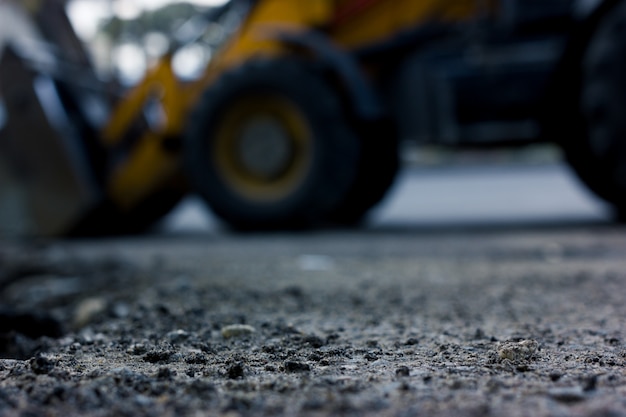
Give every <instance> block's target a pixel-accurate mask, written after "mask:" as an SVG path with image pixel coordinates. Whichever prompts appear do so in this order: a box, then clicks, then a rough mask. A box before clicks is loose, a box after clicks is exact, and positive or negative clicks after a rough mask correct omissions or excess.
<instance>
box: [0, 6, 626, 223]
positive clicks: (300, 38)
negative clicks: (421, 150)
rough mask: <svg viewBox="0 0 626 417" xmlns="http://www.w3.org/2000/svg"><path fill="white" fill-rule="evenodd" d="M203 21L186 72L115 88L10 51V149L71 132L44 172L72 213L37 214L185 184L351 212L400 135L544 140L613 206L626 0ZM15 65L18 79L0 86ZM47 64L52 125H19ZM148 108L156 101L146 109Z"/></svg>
mask: <svg viewBox="0 0 626 417" xmlns="http://www.w3.org/2000/svg"><path fill="white" fill-rule="evenodd" d="M44 3H45V2H44ZM210 20H211V21H214V22H229V23H228V24H230V26H228V25H226V26H225V27H230V29H229V30H227V31H226V32H227V36H226V38H225V40H224V41H223V43H222V44H220V46H219V49H216V52H215V53H214V56H213V58H212V60H211V62H210V63H209V64H208V66H207V68H206V70H205V71H204V72H203V74H202V76H201V77H200V78H199V79H197V80H195V81H193V82H190V83H182V82H180V81H179V80H178V79H177V78H176V76H175V74H174V73H173V72H172V69H171V54H166V55H165V56H164V57H163V58H162V59H161V60H160V61H159V62H158V63H157V64H156V65H155V66H154V67H153V68H152V69H151V70H150V71H149V72H148V74H147V75H146V78H145V79H144V80H143V81H142V82H140V83H139V84H138V85H137V86H136V87H134V88H133V89H131V90H130V91H128V92H127V93H126V94H124V95H123V96H121V97H119V98H117V99H110V98H107V99H103V97H104V96H103V94H104V93H103V92H96V91H94V89H93V83H92V85H91V87H92V88H91V89H89V88H85V87H84V86H80V85H78V84H79V83H77V82H75V81H76V78H75V77H72V79H67V76H66V75H67V72H66V71H61V72H59V71H58V68H57V69H56V72H55V71H53V70H50V69H42V68H40V67H39V68H37V67H33V66H32V65H31V66H29V65H27V64H26V63H24V61H23V60H22V59H16V58H15V57H12V58H11V57H10V58H11V59H5V61H11V62H13V65H16V66H18V67H20V68H14V69H12V70H11V71H8V72H7V71H5V72H3V73H2V78H1V80H2V83H1V84H0V88H2V92H0V94H2V95H4V100H5V106H6V108H7V111H6V112H7V114H8V117H7V120H8V121H7V123H6V127H7V129H5V130H8V132H9V133H10V134H9V135H8V136H9V137H12V138H13V139H12V141H9V142H10V143H11V144H12V145H11V146H12V147H13V148H14V149H18V148H20V146H18V145H17V144H18V143H20V141H22V140H24V138H25V137H26V136H27V133H28V132H29V131H31V130H32V131H31V133H30V135H31V137H33V138H34V139H33V140H37V141H45V140H47V139H48V138H49V137H53V136H54V137H56V138H57V139H56V142H59V143H61V142H63V143H65V145H63V146H56V148H57V150H56V153H58V154H59V155H60V156H59V157H58V158H56V160H55V162H54V163H52V162H51V163H50V164H48V165H51V166H50V170H52V171H54V172H58V170H57V169H56V168H54V166H56V165H58V164H60V163H64V164H65V168H63V172H64V178H61V179H59V180H58V181H57V183H58V184H61V185H63V184H64V185H63V187H66V188H68V185H67V184H71V187H69V188H70V190H69V191H67V192H66V193H65V194H64V193H60V192H56V193H55V198H56V199H57V200H59V201H62V202H63V204H61V206H63V205H65V206H68V205H69V206H71V207H72V210H69V209H68V208H67V207H65V208H64V209H63V210H60V212H61V213H63V216H60V215H56V218H55V219H54V221H52V220H50V219H42V220H40V221H38V222H39V226H37V227H35V228H34V229H33V230H35V231H36V232H42V231H43V232H45V233H48V234H59V233H69V232H74V233H103V232H104V233H107V232H125V231H136V230H139V229H141V228H143V227H146V226H148V225H149V224H151V223H152V222H154V221H155V220H157V219H158V218H159V217H160V216H161V215H163V214H164V213H166V212H167V210H168V209H169V208H171V207H172V206H173V205H174V204H175V203H176V202H177V201H178V200H179V199H180V198H181V197H182V196H183V195H184V194H185V193H186V192H189V191H191V192H196V193H198V194H199V195H201V196H202V197H203V199H204V200H206V202H207V203H208V205H209V206H210V207H211V209H212V211H213V212H214V213H216V214H217V215H218V216H219V217H221V218H222V219H223V220H224V221H226V222H227V223H228V224H230V225H231V226H232V227H234V228H236V229H244V230H250V229H253V230H256V229H284V228H301V227H310V226H314V225H319V224H325V223H331V224H338V223H339V224H356V223H358V222H359V221H360V220H361V219H363V217H364V216H365V215H366V213H367V212H368V210H370V209H371V208H372V207H373V206H375V205H376V204H377V203H378V202H379V201H380V200H381V199H382V198H383V196H384V195H385V192H386V191H387V190H388V189H389V187H390V185H391V184H392V183H393V180H394V177H395V175H396V172H397V170H398V166H399V162H398V161H399V157H398V144H399V143H400V142H401V141H405V140H412V141H415V142H417V143H418V144H439V145H444V146H451V147H462V146H480V147H485V146H501V145H523V144H529V143H537V142H542V141H553V142H557V143H558V144H559V145H560V146H561V147H562V149H563V150H564V154H565V156H566V158H567V160H568V161H569V162H570V164H571V165H572V167H573V168H574V170H575V171H576V173H577V174H578V175H579V176H580V178H581V179H582V181H583V182H584V183H585V184H586V185H587V186H588V187H589V188H590V189H591V190H592V191H594V192H595V193H596V194H597V195H598V196H600V197H601V198H603V199H604V200H606V201H607V202H608V203H610V205H611V206H612V207H614V208H615V210H616V212H617V213H624V212H626V141H625V140H626V125H625V124H624V122H623V120H624V118H623V117H622V113H623V112H624V111H626V94H624V93H623V91H626V90H625V89H624V87H625V86H623V83H626V78H625V77H624V76H623V75H622V74H624V73H626V72H625V70H626V59H624V58H623V55H624V56H626V55H625V54H624V52H626V51H625V49H626V33H623V30H622V28H623V27H626V25H625V23H626V2H624V1H619V0H605V1H602V0H596V1H594V0H420V1H414V0H306V1H292V0H231V1H230V2H228V3H227V4H225V5H224V6H222V7H220V8H218V9H215V10H213V11H212V13H211V17H210ZM233 22H236V24H233ZM5 58H6V54H5ZM9 64H10V62H9V63H7V62H5V63H3V64H2V67H3V68H6V67H7V66H8V65H9ZM9 73H10V74H13V76H14V77H17V79H14V80H12V81H10V82H8V83H7V82H4V81H5V80H7V79H9V78H8V74H9ZM15 74H18V75H15ZM24 74H28V75H27V76H26V75H24ZM42 76H43V78H45V79H47V80H49V83H48V84H49V86H48V87H49V88H48V90H55V91H56V92H57V95H58V100H56V103H57V104H58V107H60V108H61V109H63V110H64V111H65V113H66V114H67V115H68V117H66V120H67V123H65V124H64V125H63V126H65V128H66V129H65V131H62V130H61V129H60V128H59V124H58V123H57V124H56V125H55V124H51V123H47V124H45V123H43V122H42V124H41V126H46V129H47V130H49V131H50V132H45V133H39V132H35V131H34V130H33V129H34V126H29V125H28V123H22V124H21V125H20V124H19V123H13V122H12V120H13V119H16V118H18V116H19V115H20V112H21V113H22V114H23V111H24V108H25V106H26V107H28V106H27V104H28V103H30V104H28V105H29V106H31V107H32V108H35V109H42V108H44V110H45V103H42V101H41V96H42V94H41V92H39V93H37V91H35V90H36V89H37V88H39V89H41V88H43V87H42V86H41V85H42V84H41V83H42V82H41V80H42ZM37 80H39V81H38V82H39V84H37V82H36V81H37ZM44 84H45V83H44ZM24 85H30V86H31V87H28V88H26V89H24ZM33 85H35V87H32V86H33ZM37 86H38V87H37ZM12 87H14V88H15V89H18V90H19V91H20V94H17V93H14V92H12V91H11V89H12ZM29 88H30V90H29ZM33 88H34V89H35V90H33ZM44 89H45V88H44ZM24 91H26V92H28V91H31V92H32V91H35V93H32V94H27V93H24ZM15 97H18V98H19V99H17V100H16V99H15ZM25 97H30V100H26V99H25ZM94 98H98V99H99V100H100V101H104V102H106V103H107V105H108V108H109V111H108V116H107V118H106V119H105V121H104V122H101V123H100V124H97V123H94V122H92V120H93V117H90V116H89V115H87V114H85V113H86V111H85V109H87V108H88V106H87V105H85V104H81V103H84V102H86V100H87V101H88V100H89V99H94ZM155 105H157V107H159V109H160V111H159V114H161V115H162V116H161V117H160V118H159V119H158V120H156V122H154V121H153V122H152V123H150V122H148V121H147V120H146V119H147V118H146V117H145V115H146V110H147V108H148V107H154V106H155ZM39 113H40V118H41V120H44V119H47V120H48V121H49V120H50V115H49V114H47V115H46V114H45V113H46V111H39ZM48 113H50V112H49V111H48ZM18 119H19V118H18ZM67 127H71V129H69V128H67ZM69 131H71V132H69ZM70 133H71V136H73V138H69V136H68V135H69V134H70ZM35 135H36V136H35ZM18 138H19V140H18ZM3 141H4V142H5V144H4V145H0V146H2V147H3V152H5V149H7V148H8V146H6V143H7V140H6V139H3ZM68 141H69V142H70V143H71V146H69V148H71V149H72V150H73V151H72V152H68V151H67V149H69V148H68V146H67V143H68ZM39 143H40V142H37V145H36V144H35V143H34V142H33V144H32V145H31V146H32V147H31V148H30V149H31V151H24V152H22V154H21V156H22V158H21V159H20V160H22V162H24V161H28V160H29V159H32V158H34V156H33V154H34V151H32V149H36V147H38V146H42V149H43V145H39ZM9 147H10V146H9ZM61 148H63V149H65V150H64V151H60V150H59V149H61ZM51 154H52V153H51ZM41 158H43V159H47V158H48V156H47V155H46V156H42V157H41ZM41 158H40V159H41ZM18 159H19V158H18ZM35 159H36V158H35ZM41 163H42V164H43V165H42V166H44V165H45V164H44V163H43V162H41ZM24 164H25V165H28V164H27V163H24ZM24 164H23V165H24ZM37 164H39V162H37ZM7 165H9V166H11V164H7ZM12 165H13V168H12V170H13V171H14V172H20V170H19V169H18V168H19V167H17V168H16V167H15V165H19V164H16V163H15V161H13V164H12ZM5 170H6V169H5ZM26 171H28V170H26ZM21 172H22V174H23V175H22V178H21V181H22V182H28V181H29V180H32V181H34V182H36V181H35V180H33V179H32V178H30V177H32V176H33V175H32V172H31V173H28V172H27V174H28V175H24V168H23V166H22V171H21ZM29 175H30V176H29ZM43 175H44V177H46V174H43ZM14 176H15V175H14ZM63 187H61V186H59V189H61V190H63ZM13 189H15V187H13ZM0 192H1V191H0ZM29 193H30V195H32V196H35V197H38V196H40V195H41V187H39V189H37V187H33V189H32V190H30V191H29ZM26 194H28V193H26ZM61 196H62V197H61ZM49 198H52V197H49ZM424 198H428V196H424ZM29 204H30V205H31V206H32V205H33V204H34V206H35V207H36V208H37V209H38V210H40V211H41V210H43V211H46V214H47V215H48V216H50V215H51V213H52V214H54V212H53V211H52V210H51V206H50V205H46V203H45V202H42V201H41V200H37V198H31V199H30V200H29ZM29 204H25V206H28V205H29ZM46 209H48V210H46ZM31 211H32V210H31ZM57 211H58V210H57ZM67 213H72V216H67ZM52 217H55V216H52ZM61 218H62V221H59V219H61ZM36 223H37V222H36ZM43 225H45V227H43Z"/></svg>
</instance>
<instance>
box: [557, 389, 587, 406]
mask: <svg viewBox="0 0 626 417" xmlns="http://www.w3.org/2000/svg"><path fill="white" fill-rule="evenodd" d="M548 395H549V396H550V397H552V398H553V399H555V400H557V401H560V402H563V403H575V402H579V401H583V400H585V393H584V392H583V390H582V389H581V388H580V387H571V388H553V389H551V390H549V391H548Z"/></svg>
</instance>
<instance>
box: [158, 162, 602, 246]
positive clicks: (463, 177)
mask: <svg viewBox="0 0 626 417" xmlns="http://www.w3.org/2000/svg"><path fill="white" fill-rule="evenodd" d="M609 221H610V215H609V213H608V212H607V209H606V207H605V205H604V204H603V203H602V202H601V201H599V200H598V199H596V198H595V197H594V196H592V195H591V194H590V193H589V192H588V191H587V190H586V189H585V188H584V187H583V186H582V185H581V184H579V182H578V180H577V179H576V178H575V177H574V176H573V175H572V173H571V172H570V171H569V169H568V168H567V167H566V166H565V165H562V164H556V163H555V164H550V165H539V166H534V165H531V166H529V165H512V166H503V165H496V166H493V165H492V166H461V167H441V168H428V169H426V168H415V167H413V168H408V169H405V170H404V171H403V172H402V174H401V175H400V176H399V178H398V181H397V182H396V184H395V186H394V188H393V189H392V190H391V192H390V194H389V196H388V198H387V199H386V200H385V201H384V202H383V204H381V205H380V206H379V207H378V208H376V209H375V210H374V212H373V213H372V215H371V218H370V221H369V222H368V224H367V226H366V227H367V228H368V229H371V230H379V229H416V230H434V231H436V230H444V229H448V228H489V227H496V228H497V227H525V226H530V225H532V226H544V225H545V226H549V225H551V226H555V225H556V226H560V225H569V224H586V223H591V224H596V223H606V222H609ZM162 230H163V231H164V232H165V233H166V234H172V233H183V234H186V233H207V232H216V231H219V230H221V226H220V224H219V221H218V220H216V218H215V217H214V216H212V215H211V214H210V212H208V211H207V210H206V209H205V208H204V206H203V204H202V202H201V201H200V200H199V199H198V198H189V199H187V200H186V201H184V202H183V204H181V206H180V207H179V208H178V209H177V210H175V211H174V212H173V213H172V214H171V215H170V216H169V217H168V218H167V219H166V221H165V223H164V227H163V228H162Z"/></svg>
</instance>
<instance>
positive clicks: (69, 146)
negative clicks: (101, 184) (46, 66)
mask: <svg viewBox="0 0 626 417" xmlns="http://www.w3.org/2000/svg"><path fill="white" fill-rule="evenodd" d="M0 100H1V101H2V103H4V113H5V117H4V119H5V120H4V123H2V125H0V236H51V235H59V234H63V233H64V232H66V231H67V230H68V228H69V227H71V226H72V224H73V223H75V222H76V221H77V219H78V218H80V217H81V215H82V214H83V213H84V212H85V211H86V210H88V209H89V208H90V207H92V206H93V204H94V203H95V202H96V201H97V199H98V197H99V196H98V192H97V188H96V187H95V185H94V183H93V181H92V180H91V178H92V175H91V169H90V167H89V166H88V163H87V160H86V158H85V157H84V152H83V149H82V144H81V138H80V137H79V136H78V134H77V132H76V130H75V127H74V126H72V121H71V120H69V119H68V115H67V113H66V112H65V109H64V108H63V105H62V104H61V101H60V100H59V96H58V91H57V90H56V85H55V82H54V80H53V79H52V78H50V77H48V76H46V75H44V74H40V73H38V72H36V71H34V70H33V69H31V68H29V66H28V65H27V64H26V63H25V62H24V61H23V60H22V59H21V58H20V57H19V56H18V55H17V54H16V53H14V52H13V51H12V50H11V49H9V48H7V49H6V50H5V52H4V54H3V55H2V57H1V58H0Z"/></svg>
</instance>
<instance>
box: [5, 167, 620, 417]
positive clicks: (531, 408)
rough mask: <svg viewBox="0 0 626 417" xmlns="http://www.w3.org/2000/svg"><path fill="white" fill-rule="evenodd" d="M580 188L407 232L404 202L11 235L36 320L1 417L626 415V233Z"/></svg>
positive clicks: (17, 350)
mask: <svg viewBox="0 0 626 417" xmlns="http://www.w3.org/2000/svg"><path fill="white" fill-rule="evenodd" d="M498 169H500V168H498ZM457 172H462V175H460V176H455V175H456V174H454V173H450V172H448V173H447V174H445V175H451V176H452V177H454V178H457V180H460V179H461V178H463V180H464V181H467V183H466V185H465V186H464V187H461V190H464V191H467V190H468V189H472V187H471V186H470V185H471V183H472V181H473V179H476V178H477V177H476V176H474V177H473V176H471V175H469V174H468V173H467V170H465V169H463V170H461V171H457ZM474 172H476V173H481V172H482V173H484V172H492V173H493V172H494V171H490V170H489V169H488V170H487V171H484V170H478V171H474ZM508 172H512V171H508ZM518 172H523V173H524V175H522V176H523V177H525V178H528V176H527V175H526V174H528V172H530V171H526V170H525V169H522V170H521V171H518ZM532 172H537V171H535V170H533V171H532ZM546 172H548V173H549V172H552V173H553V174H554V176H552V178H553V179H555V178H556V179H557V180H555V181H552V182H551V181H549V180H548V179H546V178H550V175H552V174H550V175H548V177H546V176H545V174H546ZM559 172H563V171H559V169H556V170H551V169H547V171H544V174H542V178H543V179H541V180H539V184H540V185H546V184H550V183H556V184H558V182H559V181H560V180H558V178H563V177H561V176H560V174H559ZM481 175H482V174H480V175H478V174H477V176H478V177H480V176H481ZM516 175H517V174H516ZM412 176H413V173H410V172H409V173H408V176H407V177H404V179H403V180H402V181H408V182H402V181H401V182H400V183H399V188H397V189H396V192H398V191H397V190H401V189H402V188H403V187H418V188H419V187H424V183H420V185H418V184H416V183H415V182H413V180H412V178H413V177H412ZM489 177H490V178H493V182H491V183H490V184H491V185H490V186H489V187H487V188H482V187H484V184H485V182H482V184H483V185H481V186H477V188H476V189H474V190H473V191H472V195H473V196H474V199H475V200H474V201H481V204H483V203H484V207H485V208H486V209H489V210H492V208H491V207H492V204H489V203H488V202H489V201H493V199H494V198H501V196H500V197H494V194H493V190H495V188H494V187H495V185H494V184H495V183H497V182H498V181H500V180H503V178H504V177H506V175H505V171H501V175H498V176H495V177H494V176H493V175H491V176H489ZM419 178H420V179H424V178H426V177H425V176H423V175H420V176H419ZM437 178H440V177H437ZM435 180H436V178H434V177H431V181H432V182H433V183H434V182H436V181H435ZM509 180H511V178H510V177H509ZM486 181H487V180H486ZM487 182H488V183H489V181H487ZM504 182H506V181H504ZM522 182H524V181H521V182H517V183H516V184H518V185H516V186H515V187H511V186H510V185H502V186H501V188H500V189H501V190H503V191H502V192H507V190H509V189H510V188H513V189H514V190H515V191H508V192H509V193H510V194H509V195H510V198H513V196H519V195H520V194H523V193H522V191H523V190H524V187H523V186H521V185H520V184H522ZM509 184H510V183H509ZM532 184H535V185H532ZM536 184H537V181H531V185H532V186H530V187H529V188H528V190H531V189H534V190H535V191H536V189H537V186H536ZM426 188H428V187H426ZM434 188H436V187H434ZM557 188H558V187H557ZM431 189H432V187H431ZM422 190H424V188H422ZM480 190H483V192H482V194H478V193H480V192H481V191H480ZM561 190H562V189H561ZM570 190H571V189H570ZM554 193H556V191H555V190H554V189H553V190H552V191H550V192H548V191H546V192H545V193H544V194H542V195H543V196H544V197H543V198H542V199H539V200H537V202H535V203H529V204H539V205H541V204H545V203H546V202H547V201H551V199H552V198H554V195H553V194H554ZM565 194H567V193H565ZM560 195H561V197H558V198H556V200H558V201H569V202H570V203H571V201H572V200H567V199H565V197H563V193H562V191H561V194H560ZM432 196H433V198H435V197H436V196H437V194H436V193H435V191H433V194H432ZM465 196H467V194H465ZM570 196H574V197H572V198H573V201H579V202H580V201H583V202H586V203H582V206H581V205H578V206H576V205H575V204H570V203H568V204H566V207H565V208H564V209H562V210H563V211H561V212H560V213H561V215H560V216H557V218H556V219H555V218H551V217H550V216H544V217H542V216H539V217H537V213H534V214H532V215H528V217H523V216H522V218H521V219H520V218H517V220H516V218H512V219H511V218H508V219H507V218H505V220H504V221H503V220H497V221H493V220H492V221H490V220H489V219H485V218H483V217H482V216H479V217H480V221H471V218H470V219H468V218H466V217H463V216H462V215H463V214H465V215H466V214H467V213H468V211H465V210H462V209H461V210H459V211H458V213H460V214H458V215H461V217H460V218H459V219H458V220H459V221H458V223H457V224H455V225H452V226H446V225H445V224H444V223H443V220H441V219H440V220H438V221H436V222H434V223H433V222H431V221H429V222H424V220H423V218H421V217H413V214H411V216H410V217H409V218H407V219H400V220H401V221H399V222H396V220H393V219H392V220H393V221H392V220H385V217H384V213H385V210H387V213H398V211H394V210H400V209H395V208H394V207H397V206H394V204H397V201H398V199H404V198H406V196H402V195H399V196H396V197H394V196H393V195H392V197H391V198H390V199H389V200H388V202H387V203H386V204H389V205H388V206H387V208H384V207H383V208H382V209H381V210H382V211H381V212H379V213H378V214H377V215H378V216H381V217H379V218H378V219H379V220H378V221H380V222H381V223H379V224H376V223H375V220H373V223H372V224H370V226H368V227H366V228H364V229H361V230H344V231H339V230H324V231H317V232H312V233H307V234H289V233H277V234H269V235H267V234H265V235H236V234H231V233H227V232H224V231H223V229H222V228H221V226H219V225H217V224H215V223H213V226H210V224H209V222H211V221H213V222H214V220H211V219H210V217H202V218H201V221H205V222H207V223H206V225H207V226H210V227H207V229H206V230H205V231H199V230H198V229H197V228H194V229H192V230H191V231H188V232H183V231H182V230H181V229H174V230H171V229H170V230H169V231H168V230H166V232H161V233H160V234H155V235H152V236H144V237H136V238H124V239H108V240H97V241H96V240H92V241H88V240H82V241H37V242H34V241H29V242H15V241H12V242H6V241H5V242H2V243H1V244H0V263H1V264H2V266H3V267H2V269H0V284H1V288H2V291H1V292H0V302H1V303H2V304H4V305H5V306H13V307H16V306H17V307H19V308H20V310H21V311H22V312H23V313H24V316H23V317H21V319H22V321H20V320H17V319H16V317H12V318H11V317H8V318H9V319H10V320H6V321H3V322H2V323H3V326H4V327H5V328H4V330H3V331H2V332H0V333H2V337H1V338H0V356H1V357H2V359H0V415H7V416H24V415H50V416H61V415H63V416H71V415H89V416H109V415H111V416H113V415H116V416H117V415H128V416H199V415H216V416H217V415H219V416H221V415H224V416H238V415H242V416H247V415H267V416H275V415H285V416H291V415H307V416H309V415H310V416H327V415H349V416H352V415H354V416H362V415H376V416H378V415H380V416H414V415H424V416H503V415H506V416H611V417H614V416H626V319H625V317H626V303H624V294H625V293H624V286H625V284H626V234H624V231H625V229H624V227H623V226H619V225H615V224H612V223H610V222H609V221H607V217H606V214H605V213H604V212H603V211H602V207H601V206H599V205H595V204H597V203H595V202H593V201H592V200H591V205H590V206H585V204H588V203H589V202H590V200H585V198H583V199H582V200H577V199H579V198H580V194H577V193H576V192H574V193H573V194H570ZM457 197H458V198H462V197H463V196H461V195H459V196H457ZM457 197H455V198H457ZM478 197H480V198H478ZM411 198H413V197H411ZM439 198H443V197H439ZM489 199H491V200H489ZM462 201H468V200H467V199H465V198H462ZM518 201H526V199H525V198H522V199H521V200H518ZM529 201H530V200H529ZM455 204H457V203H447V204H446V206H448V207H449V208H452V207H454V206H455ZM458 204H459V205H460V203H458ZM473 204H477V203H473ZM518 205H519V204H513V207H517V206H518ZM402 207H405V206H402ZM467 207H470V208H471V204H469V205H468V206H467ZM513 207H511V209H510V210H513ZM547 207H552V206H551V205H550V204H548V205H546V206H545V207H544V209H542V210H543V212H544V214H545V213H546V211H545V210H546V208H547ZM576 207H577V208H576ZM406 209H408V210H412V208H408V207H406ZM589 209H591V210H590V211H589ZM401 210H405V208H402V209H401ZM501 210H503V209H502V208H501ZM501 210H496V211H497V212H499V213H501ZM550 210H555V209H553V208H551V209H550ZM567 210H571V211H567ZM596 210H597V211H596ZM557 211H558V210H557ZM469 212H471V210H469ZM196 213H197V212H196ZM380 213H382V214H380ZM411 213H413V212H411ZM551 213H553V214H552V215H554V213H555V212H554V211H551ZM568 213H569V214H568ZM509 215H510V214H509ZM203 216H205V214H203ZM444 218H445V216H444ZM433 224H434V226H433ZM35 312H38V313H46V316H40V315H39V316H38V315H35V314H33V313H35ZM18 318H19V317H18ZM25 318H26V321H24V319H25ZM46 320H48V321H46ZM50 320H52V324H54V326H52V325H51V322H50ZM7 324H14V326H13V327H12V328H8V329H7V328H6V327H8V326H7ZM51 330H53V331H51ZM46 331H47V332H48V335H47V336H40V335H38V334H37V333H44V332H46Z"/></svg>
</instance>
